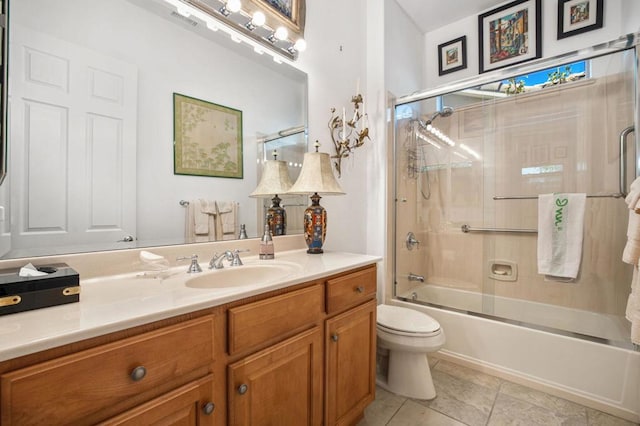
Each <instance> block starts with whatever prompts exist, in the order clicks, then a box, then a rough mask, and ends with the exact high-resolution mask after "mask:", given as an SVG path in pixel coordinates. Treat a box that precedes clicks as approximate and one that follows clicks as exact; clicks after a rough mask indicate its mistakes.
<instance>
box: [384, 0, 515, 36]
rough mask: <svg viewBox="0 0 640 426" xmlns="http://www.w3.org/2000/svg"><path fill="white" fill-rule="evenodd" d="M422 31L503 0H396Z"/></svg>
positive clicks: (430, 29) (479, 10)
mask: <svg viewBox="0 0 640 426" xmlns="http://www.w3.org/2000/svg"><path fill="white" fill-rule="evenodd" d="M396 2H398V4H399V5H400V7H401V8H402V9H403V10H404V11H405V13H406V14H407V15H408V16H410V17H411V19H412V20H413V22H415V24H416V26H417V27H418V28H419V29H420V30H421V31H422V32H423V33H427V32H429V31H432V30H435V29H436V28H440V27H443V26H445V25H447V24H450V23H452V22H455V21H457V20H459V19H462V18H464V17H467V16H470V15H477V14H479V13H480V12H483V11H485V10H487V9H491V8H493V7H494V6H496V5H498V4H500V3H504V2H505V0H396Z"/></svg>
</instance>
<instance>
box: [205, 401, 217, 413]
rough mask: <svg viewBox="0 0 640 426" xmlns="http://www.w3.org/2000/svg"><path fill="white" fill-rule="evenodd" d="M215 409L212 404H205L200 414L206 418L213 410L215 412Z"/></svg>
mask: <svg viewBox="0 0 640 426" xmlns="http://www.w3.org/2000/svg"><path fill="white" fill-rule="evenodd" d="M215 408H216V406H215V404H214V403H213V402H207V403H206V404H204V405H203V406H202V412H203V413H204V414H206V415H207V416H210V415H211V414H212V413H213V410H215Z"/></svg>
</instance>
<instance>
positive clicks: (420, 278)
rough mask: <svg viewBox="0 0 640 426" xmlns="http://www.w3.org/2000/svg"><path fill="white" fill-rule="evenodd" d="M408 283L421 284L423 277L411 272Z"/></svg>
mask: <svg viewBox="0 0 640 426" xmlns="http://www.w3.org/2000/svg"><path fill="white" fill-rule="evenodd" d="M409 281H419V282H421V283H423V282H424V275H416V274H414V273H412V272H409Z"/></svg>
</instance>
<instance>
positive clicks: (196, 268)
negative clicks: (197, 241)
mask: <svg viewBox="0 0 640 426" xmlns="http://www.w3.org/2000/svg"><path fill="white" fill-rule="evenodd" d="M176 260H191V265H189V269H187V273H188V274H193V273H196V272H202V268H201V267H200V265H199V264H198V255H197V254H192V255H191V256H180V257H176Z"/></svg>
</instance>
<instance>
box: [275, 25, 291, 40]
mask: <svg viewBox="0 0 640 426" xmlns="http://www.w3.org/2000/svg"><path fill="white" fill-rule="evenodd" d="M273 35H274V36H275V37H276V38H277V39H278V40H286V39H287V37H288V36H289V31H287V29H286V28H285V27H278V29H277V30H276V32H275V33H274V34H273Z"/></svg>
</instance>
